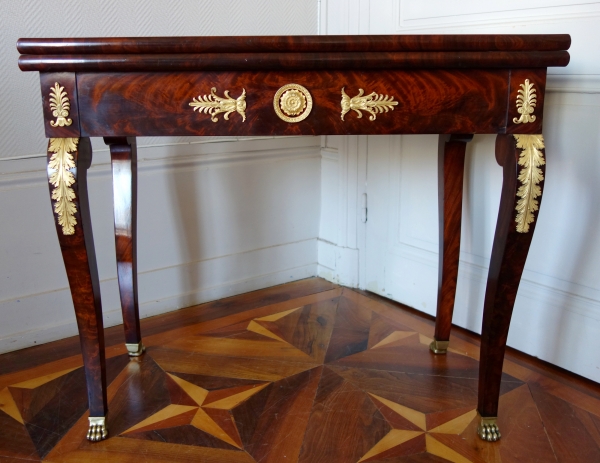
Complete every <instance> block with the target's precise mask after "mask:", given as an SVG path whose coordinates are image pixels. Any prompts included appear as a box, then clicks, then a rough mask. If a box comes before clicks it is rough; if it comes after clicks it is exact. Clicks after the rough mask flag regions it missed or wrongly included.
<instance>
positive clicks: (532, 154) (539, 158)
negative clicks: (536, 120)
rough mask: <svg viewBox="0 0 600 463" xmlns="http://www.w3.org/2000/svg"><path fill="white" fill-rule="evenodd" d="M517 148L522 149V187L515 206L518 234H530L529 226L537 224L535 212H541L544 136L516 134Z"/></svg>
mask: <svg viewBox="0 0 600 463" xmlns="http://www.w3.org/2000/svg"><path fill="white" fill-rule="evenodd" d="M514 137H515V140H516V142H517V148H519V149H521V150H522V151H521V153H520V154H519V161H518V163H519V166H521V171H520V172H519V176H518V180H519V182H521V186H519V189H518V190H517V196H518V197H519V200H518V201H517V205H516V206H515V210H516V211H517V216H516V218H515V222H516V223H517V232H519V233H527V232H529V225H530V224H532V223H534V222H535V212H536V211H537V210H539V208H540V205H539V201H538V199H537V198H538V197H539V196H541V195H542V189H541V187H540V185H539V183H540V182H542V181H543V180H544V171H543V170H542V169H541V168H540V166H543V165H544V164H546V161H545V159H544V153H543V152H542V151H541V150H542V149H544V147H545V146H544V137H543V136H542V135H525V134H515V135H514Z"/></svg>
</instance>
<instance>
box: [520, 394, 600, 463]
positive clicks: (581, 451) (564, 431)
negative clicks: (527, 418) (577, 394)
mask: <svg viewBox="0 0 600 463" xmlns="http://www.w3.org/2000/svg"><path fill="white" fill-rule="evenodd" d="M529 389H530V390H531V394H532V396H533V399H534V401H535V404H536V405H537V408H538V410H539V413H540V416H541V417H542V421H543V423H544V427H545V428H546V432H547V433H548V436H549V437H550V443H551V444H552V448H553V450H554V453H555V454H556V456H557V458H558V461H559V462H560V463H571V462H573V463H574V462H583V461H586V462H587V461H589V462H592V461H600V448H599V446H598V444H597V443H596V442H595V439H594V436H593V435H592V434H591V433H595V430H592V431H591V433H590V431H588V429H587V426H586V423H585V422H582V421H581V420H580V419H579V417H578V415H581V414H583V413H587V412H585V411H584V410H577V408H576V407H575V406H573V405H571V404H569V403H568V402H566V401H564V400H562V399H559V398H558V397H555V396H553V395H552V394H549V393H547V392H546V391H544V389H543V388H542V387H540V386H538V385H537V384H535V383H530V384H529ZM585 421H587V420H585ZM588 423H589V422H588Z"/></svg>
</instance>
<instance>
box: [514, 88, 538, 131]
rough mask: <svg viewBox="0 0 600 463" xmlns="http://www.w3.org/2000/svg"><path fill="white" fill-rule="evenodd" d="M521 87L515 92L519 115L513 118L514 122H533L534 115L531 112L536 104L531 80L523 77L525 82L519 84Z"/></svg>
mask: <svg viewBox="0 0 600 463" xmlns="http://www.w3.org/2000/svg"><path fill="white" fill-rule="evenodd" d="M520 87H521V89H520V90H519V91H518V92H517V112H518V113H519V114H520V116H519V117H518V118H517V117H514V118H513V123H515V124H527V123H528V122H534V121H535V119H536V117H535V115H534V114H533V111H534V109H535V106H536V104H537V96H536V94H535V93H536V90H535V88H533V82H531V83H530V82H529V79H525V83H523V84H521V85H520Z"/></svg>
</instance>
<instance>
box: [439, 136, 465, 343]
mask: <svg viewBox="0 0 600 463" xmlns="http://www.w3.org/2000/svg"><path fill="white" fill-rule="evenodd" d="M472 139H473V135H440V138H439V142H438V209H439V226H440V228H439V230H440V244H439V249H440V251H439V267H438V268H439V270H438V272H439V273H438V300H437V315H436V319H435V335H434V339H433V342H432V343H431V345H430V346H429V347H430V349H431V351H432V352H433V353H435V354H445V353H446V352H447V350H448V343H449V341H450V329H451V327H452V313H453V311H454V297H455V295H456V279H457V277H458V260H459V257H460V225H461V217H462V196H463V177H464V172H465V151H466V149H467V143H468V142H469V141H471V140H472Z"/></svg>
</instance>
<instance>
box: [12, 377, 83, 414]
mask: <svg viewBox="0 0 600 463" xmlns="http://www.w3.org/2000/svg"><path fill="white" fill-rule="evenodd" d="M73 370H76V368H69V369H67V370H61V371H57V372H54V373H51V374H48V375H44V376H38V377H37V378H32V379H29V380H27V381H21V382H20V383H16V384H11V385H10V386H8V387H5V388H3V389H0V411H3V412H4V413H6V414H7V415H8V416H10V417H11V418H13V419H14V420H16V421H18V422H19V423H21V424H24V423H25V420H24V419H23V413H22V409H26V410H29V412H30V414H31V410H30V408H31V407H30V405H31V404H30V402H31V401H32V400H34V398H33V397H34V396H33V395H32V394H31V393H28V392H27V391H33V390H34V389H37V388H39V387H41V386H43V385H45V384H47V383H49V382H50V381H53V380H55V379H57V378H60V377H61V376H64V375H66V374H68V373H71V372H72V371H73ZM11 390H12V392H11ZM22 391H25V394H23V393H22ZM15 397H18V399H17V400H15ZM52 397H53V395H48V394H46V395H45V401H44V400H42V401H40V400H37V408H39V407H40V405H41V404H42V402H43V403H47V402H48V401H49V400H51V399H52Z"/></svg>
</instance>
